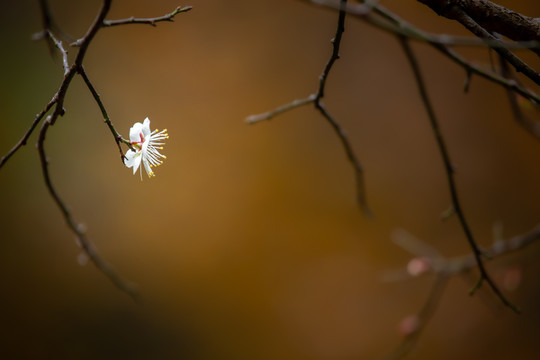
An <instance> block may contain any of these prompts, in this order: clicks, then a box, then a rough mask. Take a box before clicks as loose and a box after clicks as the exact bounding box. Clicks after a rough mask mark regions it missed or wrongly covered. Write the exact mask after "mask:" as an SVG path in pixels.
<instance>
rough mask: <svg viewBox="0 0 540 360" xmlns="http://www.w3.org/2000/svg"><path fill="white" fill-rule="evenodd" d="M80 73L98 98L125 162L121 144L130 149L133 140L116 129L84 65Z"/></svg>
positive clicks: (104, 117) (104, 118) (105, 119)
mask: <svg viewBox="0 0 540 360" xmlns="http://www.w3.org/2000/svg"><path fill="white" fill-rule="evenodd" d="M79 75H81V77H82V78H83V80H84V83H85V84H86V86H87V87H88V90H90V92H91V93H92V96H93V97H94V100H96V103H97V104H98V106H99V109H100V110H101V114H102V115H103V121H104V122H105V124H107V126H108V127H109V130H111V133H112V134H113V137H114V141H115V142H116V145H117V146H118V151H120V161H122V163H124V151H123V150H122V146H121V145H120V144H121V143H124V144H126V145H127V146H129V148H130V149H132V145H131V142H129V141H127V140H124V138H123V137H122V135H120V134H119V133H118V131H116V128H115V127H114V125H113V124H112V122H111V120H110V118H109V114H107V110H105V105H103V102H102V101H101V98H100V96H99V94H98V93H97V91H96V89H95V88H94V85H92V82H91V81H90V79H88V76H87V75H86V71H84V67H82V66H81V68H80V69H79Z"/></svg>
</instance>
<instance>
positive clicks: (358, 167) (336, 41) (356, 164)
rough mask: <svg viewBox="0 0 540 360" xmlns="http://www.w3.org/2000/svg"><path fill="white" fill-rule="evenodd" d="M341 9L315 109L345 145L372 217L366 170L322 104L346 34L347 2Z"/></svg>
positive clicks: (358, 191)
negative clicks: (327, 83)
mask: <svg viewBox="0 0 540 360" xmlns="http://www.w3.org/2000/svg"><path fill="white" fill-rule="evenodd" d="M339 5H340V8H339V15H338V24H337V28H336V34H335V36H334V38H333V39H332V54H331V55H330V58H329V59H328V62H327V63H326V65H325V67H324V70H323V72H322V74H321V76H320V78H319V79H320V81H319V90H318V91H317V95H316V97H315V100H314V102H313V104H314V106H315V108H316V109H317V110H318V111H319V112H320V113H321V114H322V115H323V117H324V118H325V119H326V120H327V121H328V123H330V125H331V126H332V129H334V132H335V133H336V135H337V136H338V138H339V140H340V141H341V144H342V145H343V148H344V150H345V154H346V155H347V160H349V162H350V163H351V165H352V167H353V169H354V174H355V178H356V200H357V202H358V204H359V205H360V207H361V208H362V210H363V212H364V214H365V215H366V216H368V217H371V216H372V215H373V214H372V212H371V210H370V209H369V207H368V206H367V201H366V190H365V180H364V169H363V167H362V164H361V163H360V161H358V159H357V157H356V155H355V154H354V151H353V148H352V145H351V143H350V141H349V139H348V137H347V133H346V131H345V129H343V127H342V126H341V125H340V124H339V122H337V120H336V119H335V118H334V117H333V116H332V115H330V113H329V112H328V110H327V109H326V107H325V106H324V104H323V102H322V98H323V97H324V91H325V87H326V79H327V78H328V74H330V71H331V70H332V67H333V65H334V63H335V62H336V60H337V59H339V47H340V45H341V38H342V36H343V33H344V32H345V15H346V13H347V12H346V11H345V7H346V6H347V0H340V3H339Z"/></svg>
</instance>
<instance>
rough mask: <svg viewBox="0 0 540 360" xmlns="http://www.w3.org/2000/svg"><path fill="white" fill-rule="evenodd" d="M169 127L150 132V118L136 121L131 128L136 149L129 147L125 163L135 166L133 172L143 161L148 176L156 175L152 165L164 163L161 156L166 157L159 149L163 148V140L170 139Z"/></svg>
mask: <svg viewBox="0 0 540 360" xmlns="http://www.w3.org/2000/svg"><path fill="white" fill-rule="evenodd" d="M168 138H169V135H168V134H167V129H165V130H162V131H160V132H158V131H157V129H156V130H154V131H153V132H150V119H148V118H146V119H144V122H143V123H142V124H141V123H140V122H137V123H135V124H134V125H133V126H132V127H131V129H129V140H130V142H131V145H132V146H133V149H134V150H131V149H129V150H128V151H127V152H126V157H125V159H124V164H126V166H127V167H128V168H130V167H132V168H133V174H135V172H136V171H137V169H138V168H139V166H140V165H141V161H142V163H143V166H144V169H145V170H146V173H147V174H148V177H152V176H155V175H154V172H153V171H152V169H151V168H152V167H154V166H159V165H161V164H162V163H163V161H161V158H163V159H166V157H165V155H161V154H160V153H159V151H158V150H162V149H163V146H160V145H163V143H162V142H160V141H161V140H164V139H168ZM140 173H141V180H142V166H141V170H140Z"/></svg>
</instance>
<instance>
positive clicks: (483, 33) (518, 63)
mask: <svg viewBox="0 0 540 360" xmlns="http://www.w3.org/2000/svg"><path fill="white" fill-rule="evenodd" d="M449 13H451V14H452V15H453V17H454V19H455V20H457V21H458V22H459V23H460V24H462V25H463V26H465V27H466V28H467V29H468V30H469V31H470V32H472V33H473V34H475V35H476V36H478V37H479V38H482V39H488V40H491V41H492V42H495V44H497V42H498V41H499V40H498V39H497V38H496V37H495V36H493V35H492V34H490V33H489V32H488V31H487V30H486V29H484V28H483V27H482V26H480V25H478V24H477V23H476V22H475V21H474V20H473V19H472V18H471V17H470V16H469V15H467V13H465V12H464V11H463V10H462V9H461V8H459V7H453V8H451V9H450V10H449ZM491 47H492V48H493V49H494V50H495V51H496V52H498V53H499V54H500V55H501V56H502V57H504V58H505V59H506V60H508V62H509V63H510V64H512V66H514V68H515V69H516V70H517V71H518V72H521V73H523V75H525V76H527V77H528V78H529V79H531V80H532V81H534V82H535V83H536V84H537V85H540V74H539V73H538V72H536V71H535V70H534V69H533V68H531V67H530V66H529V65H527V64H526V63H525V62H524V61H523V60H521V59H520V58H518V57H517V56H516V55H514V54H513V53H512V52H511V51H510V50H508V49H506V48H505V47H504V46H503V45H502V44H500V43H499V44H497V45H495V46H491Z"/></svg>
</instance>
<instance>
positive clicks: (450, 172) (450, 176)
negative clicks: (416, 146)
mask: <svg viewBox="0 0 540 360" xmlns="http://www.w3.org/2000/svg"><path fill="white" fill-rule="evenodd" d="M399 39H400V43H401V46H402V47H403V51H404V53H405V55H406V57H407V60H408V61H409V65H410V66H411V69H412V71H413V73H414V78H415V80H416V85H417V86H418V91H419V93H420V97H421V98H422V102H423V104H424V108H425V109H426V112H427V114H428V117H429V120H430V123H431V128H432V130H433V134H434V135H435V139H436V141H437V145H438V147H439V151H440V153H441V156H442V160H443V164H444V168H445V172H446V177H447V180H448V188H449V190H450V197H451V199H452V206H453V208H454V211H455V214H456V215H457V217H458V219H459V222H460V224H461V227H462V229H463V232H464V233H465V237H466V238H467V241H468V242H469V246H470V247H471V249H472V251H473V254H474V257H475V260H476V263H477V265H478V269H479V270H480V279H479V281H478V284H477V286H476V287H475V288H473V290H472V292H471V293H474V291H476V289H477V288H479V287H480V286H481V284H482V283H483V281H484V280H485V281H486V282H487V283H488V285H489V286H490V287H491V289H492V290H493V292H494V293H495V295H496V296H497V297H499V298H500V299H501V301H502V302H503V303H504V304H505V305H506V306H508V307H509V308H511V309H512V310H514V311H515V312H519V310H518V309H517V307H516V306H515V305H514V304H512V303H511V302H510V301H509V300H508V299H506V297H505V296H504V294H503V293H502V292H501V290H500V289H499V288H498V287H497V285H496V284H495V282H494V281H493V280H492V279H491V276H490V275H489V274H488V272H487V270H486V268H485V266H484V262H483V260H482V255H483V254H482V251H481V250H480V248H479V246H478V243H477V242H476V240H475V239H474V236H473V234H472V231H471V228H470V226H469V224H468V222H467V219H466V218H465V214H464V212H463V210H462V208H461V203H460V201H459V197H458V191H457V186H456V182H455V179H454V168H453V166H452V162H451V161H450V155H449V153H448V149H447V147H446V144H445V142H444V138H443V136H442V132H441V129H440V127H439V123H438V120H437V117H436V115H435V111H434V110H433V106H432V105H431V101H430V100H429V96H428V93H427V89H426V86H425V84H424V80H423V77H422V73H421V71H420V67H419V65H418V62H417V60H416V57H415V55H414V52H413V51H412V49H411V47H410V45H409V42H408V40H407V39H406V38H404V37H400V38H399Z"/></svg>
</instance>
